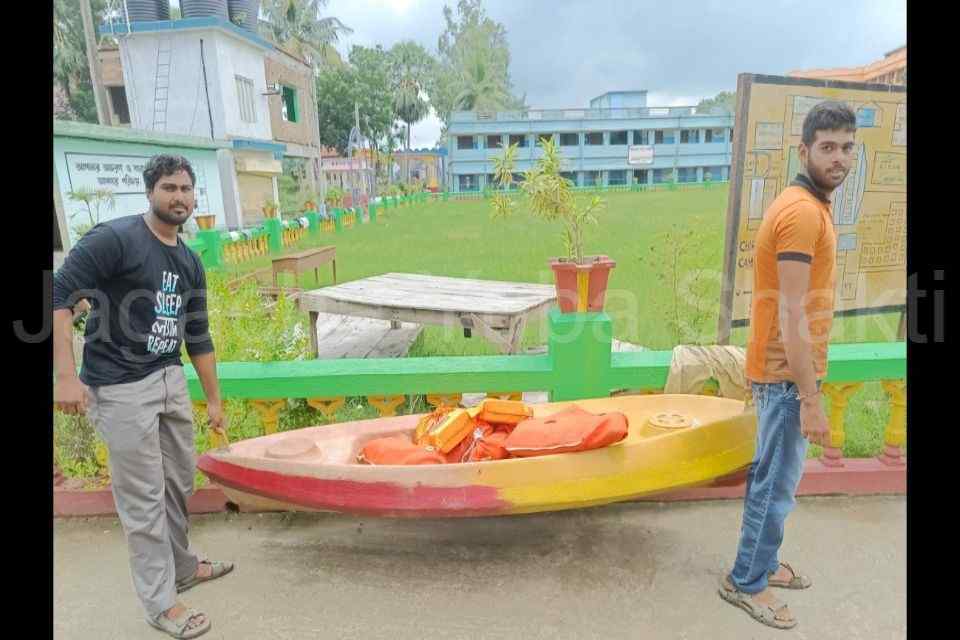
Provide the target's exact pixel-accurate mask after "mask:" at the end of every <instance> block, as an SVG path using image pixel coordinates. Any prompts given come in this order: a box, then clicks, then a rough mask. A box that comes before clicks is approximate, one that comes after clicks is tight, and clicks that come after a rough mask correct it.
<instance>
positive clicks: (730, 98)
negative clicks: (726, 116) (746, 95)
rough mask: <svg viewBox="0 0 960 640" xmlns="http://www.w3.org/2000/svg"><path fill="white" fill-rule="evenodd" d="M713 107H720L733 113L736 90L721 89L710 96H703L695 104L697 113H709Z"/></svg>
mask: <svg viewBox="0 0 960 640" xmlns="http://www.w3.org/2000/svg"><path fill="white" fill-rule="evenodd" d="M713 109H722V110H725V111H726V112H727V113H730V114H733V113H736V110H737V92H736V91H721V92H720V93H718V94H717V95H715V96H714V97H712V98H704V99H703V100H701V101H700V104H698V105H697V112H698V113H710V111H711V110H713Z"/></svg>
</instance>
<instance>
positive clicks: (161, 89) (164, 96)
mask: <svg viewBox="0 0 960 640" xmlns="http://www.w3.org/2000/svg"><path fill="white" fill-rule="evenodd" d="M171 40H172V38H171V37H170V36H166V37H163V38H161V40H160V44H159V45H158V47H157V75H156V78H155V82H154V85H153V87H154V89H153V127H152V128H153V130H154V131H166V129H167V102H168V99H169V92H170V57H171V51H172V46H171Z"/></svg>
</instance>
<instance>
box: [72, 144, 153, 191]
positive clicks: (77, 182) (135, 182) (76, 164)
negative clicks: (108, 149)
mask: <svg viewBox="0 0 960 640" xmlns="http://www.w3.org/2000/svg"><path fill="white" fill-rule="evenodd" d="M64 156H65V157H66V160H67V177H68V179H69V181H70V188H71V189H72V190H74V191H79V190H80V189H90V190H92V191H95V190H97V189H110V190H111V191H113V193H114V195H124V194H134V193H137V194H142V193H144V191H145V189H144V187H143V168H144V166H145V165H146V163H147V160H148V159H149V158H148V157H147V156H119V155H118V156H111V155H95V154H90V153H69V152H68V153H65V154H64Z"/></svg>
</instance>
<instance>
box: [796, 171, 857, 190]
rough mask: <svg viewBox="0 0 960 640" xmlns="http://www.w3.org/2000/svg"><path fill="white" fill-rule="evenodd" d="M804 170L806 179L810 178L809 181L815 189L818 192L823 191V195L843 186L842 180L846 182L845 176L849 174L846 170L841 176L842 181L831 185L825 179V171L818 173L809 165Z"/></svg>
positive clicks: (830, 181) (827, 179) (826, 178)
mask: <svg viewBox="0 0 960 640" xmlns="http://www.w3.org/2000/svg"><path fill="white" fill-rule="evenodd" d="M805 169H806V170H807V177H809V178H810V181H811V182H813V184H814V186H815V187H817V189H819V190H820V191H823V192H824V193H830V192H832V191H833V190H834V189H836V188H838V187H839V186H840V185H841V184H843V180H846V179H847V176H848V175H849V174H850V170H849V169H847V170H846V171H845V172H844V174H843V180H841V181H840V182H838V183H836V184H833V181H832V180H830V179H829V178H828V177H827V174H826V172H825V171H823V172H818V171H817V170H815V169H814V168H813V167H812V166H810V165H809V164H808V165H807V166H806V167H805Z"/></svg>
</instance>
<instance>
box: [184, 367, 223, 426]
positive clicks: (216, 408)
mask: <svg viewBox="0 0 960 640" xmlns="http://www.w3.org/2000/svg"><path fill="white" fill-rule="evenodd" d="M190 362H192V363H193V368H194V369H196V370H197V377H198V378H200V385H201V386H202V387H203V395H204V396H206V398H207V416H208V417H209V418H210V428H211V429H213V430H214V431H217V432H219V433H223V432H224V430H225V428H226V424H225V422H224V418H223V405H222V403H221V401H220V383H219V381H218V380H217V357H216V355H215V352H213V351H209V352H207V353H201V354H198V355H191V356H190Z"/></svg>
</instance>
